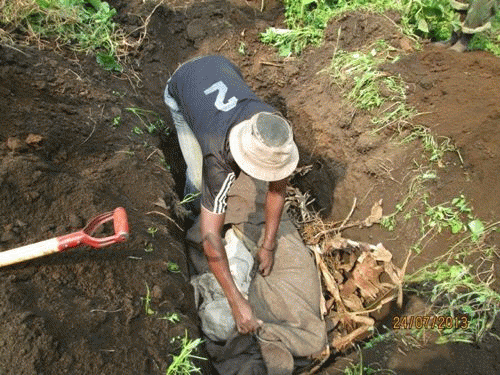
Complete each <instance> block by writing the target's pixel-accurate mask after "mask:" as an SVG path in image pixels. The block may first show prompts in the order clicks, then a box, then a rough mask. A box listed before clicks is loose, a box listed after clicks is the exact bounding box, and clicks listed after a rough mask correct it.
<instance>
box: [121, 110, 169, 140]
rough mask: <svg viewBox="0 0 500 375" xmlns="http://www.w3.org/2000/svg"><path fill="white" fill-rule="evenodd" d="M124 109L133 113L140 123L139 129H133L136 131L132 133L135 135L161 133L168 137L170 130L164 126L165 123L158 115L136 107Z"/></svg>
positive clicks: (137, 127)
mask: <svg viewBox="0 0 500 375" xmlns="http://www.w3.org/2000/svg"><path fill="white" fill-rule="evenodd" d="M125 109H126V110H127V111H128V112H131V113H133V114H134V115H135V116H136V117H137V118H138V119H139V121H140V122H141V127H139V126H136V127H135V128H134V129H137V130H136V131H134V132H135V133H136V134H144V132H147V133H149V134H157V133H159V132H161V131H163V132H164V134H165V135H170V129H169V128H167V127H166V126H165V122H164V121H163V120H162V118H161V116H160V115H159V114H158V113H156V112H154V111H151V110H148V109H143V108H138V107H129V108H125Z"/></svg>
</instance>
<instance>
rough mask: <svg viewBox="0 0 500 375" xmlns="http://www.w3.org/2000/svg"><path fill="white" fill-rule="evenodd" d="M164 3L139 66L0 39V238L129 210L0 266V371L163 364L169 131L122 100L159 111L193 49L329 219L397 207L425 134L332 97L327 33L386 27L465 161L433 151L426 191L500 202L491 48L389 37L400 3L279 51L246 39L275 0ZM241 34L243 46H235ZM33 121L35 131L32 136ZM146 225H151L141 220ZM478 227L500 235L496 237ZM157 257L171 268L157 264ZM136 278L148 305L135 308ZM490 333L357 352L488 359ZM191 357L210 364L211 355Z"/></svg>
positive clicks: (421, 105)
mask: <svg viewBox="0 0 500 375" xmlns="http://www.w3.org/2000/svg"><path fill="white" fill-rule="evenodd" d="M166 3H167V4H168V5H167V4H165V5H162V6H160V7H158V8H157V10H156V11H155V13H154V14H153V15H152V17H151V22H150V24H149V27H148V35H147V38H146V40H145V42H144V43H143V45H142V47H141V48H140V50H139V51H138V52H137V53H135V54H134V55H133V56H132V57H131V67H132V68H133V69H134V71H135V73H136V74H130V73H128V74H127V73H124V74H110V73H108V72H106V71H104V70H102V69H101V68H100V67H99V66H98V65H97V63H96V62H95V59H94V58H93V57H91V56H81V55H75V54H74V53H70V52H65V51H58V52H57V53H56V52H53V51H52V50H50V49H46V50H42V51H40V50H38V49H36V48H34V47H20V46H18V47H16V49H13V48H10V47H7V46H0V141H1V146H0V212H1V213H2V215H1V216H0V250H8V249H12V248H16V247H18V246H22V245H26V244H30V243H35V242H38V241H42V240H45V239H48V238H52V237H55V236H59V235H62V234H66V233H70V232H72V231H76V230H79V229H81V228H82V227H83V226H84V224H85V222H87V221H88V220H89V219H91V218H92V217H94V216H96V215H98V214H100V213H102V212H106V211H110V210H113V209H114V208H115V207H118V206H122V207H125V209H126V210H127V213H128V219H129V223H130V228H131V234H130V238H129V240H128V241H127V242H125V243H123V244H119V245H113V246H110V247H106V248H103V249H100V250H95V249H91V248H89V247H81V248H77V249H72V250H68V251H67V252H65V253H60V254H55V255H51V256H48V257H45V258H40V259H37V260H32V261H28V262H25V263H23V264H18V265H13V266H9V267H6V268H3V269H0V285H1V288H0V374H15V375H21V374H120V375H123V374H163V373H165V370H166V368H167V367H168V365H169V363H170V362H171V361H172V355H174V354H178V352H179V344H178V341H173V340H172V338H175V337H177V336H184V334H185V332H186V331H187V332H188V334H189V336H190V337H192V338H196V337H198V336H199V335H200V331H199V328H198V323H199V322H198V320H197V316H196V311H195V308H194V298H193V293H192V289H191V287H190V285H189V283H188V269H187V264H186V257H185V253H184V243H183V237H184V232H183V230H182V229H181V228H183V225H184V224H183V219H182V209H181V208H179V205H178V202H179V196H180V194H181V192H182V190H183V186H182V185H183V178H182V176H183V172H184V170H183V169H184V167H185V166H184V164H183V162H182V160H181V159H182V158H181V157H180V152H179V148H178V144H177V141H176V138H175V134H172V135H170V136H166V135H163V136H159V135H158V134H153V135H149V134H143V135H137V134H134V133H133V132H132V130H133V129H134V127H136V126H141V125H142V124H141V122H140V120H139V119H138V118H137V117H136V116H135V115H134V114H133V113H131V112H129V111H127V110H126V108H129V107H138V108H143V109H147V110H152V111H155V112H157V113H159V114H160V116H161V118H162V119H163V120H164V121H165V123H166V124H167V125H168V126H171V119H170V115H169V113H168V111H167V108H166V106H165V105H164V103H163V89H164V87H165V84H166V81H167V79H168V78H169V75H170V74H171V73H172V72H173V71H174V70H175V68H176V67H177V66H178V65H179V64H180V63H182V62H183V61H185V60H187V59H188V58H191V57H193V56H197V55H202V54H214V53H218V54H222V55H224V56H226V57H228V58H230V59H231V60H232V61H234V62H235V63H236V64H237V65H238V66H240V67H241V69H242V71H243V74H244V76H245V78H246V80H247V82H248V83H249V84H250V85H251V86H252V87H253V88H254V90H255V91H256V92H257V93H258V94H259V95H260V96H261V97H262V98H263V99H265V100H266V101H267V102H269V103H270V104H272V105H274V106H276V108H278V109H279V110H280V111H282V112H283V114H285V115H286V116H287V117H288V119H289V120H290V122H291V123H292V125H293V127H294V130H295V134H296V140H297V143H298V145H299V148H300V151H301V164H302V165H308V164H313V166H314V169H313V171H311V172H310V173H309V174H308V175H307V177H305V178H298V179H297V181H295V183H296V184H297V186H299V187H300V188H301V189H303V190H310V191H311V194H312V195H313V196H314V197H315V199H316V205H317V207H318V208H321V209H322V210H323V211H322V212H323V214H324V215H325V216H326V217H328V218H329V219H332V220H342V219H344V218H345V217H346V216H347V215H348V214H349V212H350V211H351V206H352V204H353V200H354V198H357V209H356V210H355V212H354V214H353V220H355V219H362V218H365V217H366V216H367V215H368V214H369V212H370V208H371V206H372V205H373V203H374V202H375V201H378V200H380V199H383V202H384V210H385V211H386V212H391V211H392V210H393V209H394V206H395V204H396V203H397V202H398V201H400V200H401V198H402V197H403V196H404V194H405V193H406V192H407V187H408V184H409V180H408V179H407V178H406V177H407V175H408V172H409V171H410V170H412V169H414V166H415V163H423V161H424V158H423V156H422V149H421V147H420V145H419V144H418V143H417V142H414V143H412V144H410V145H401V144H398V143H396V142H393V141H391V136H392V135H393V132H389V131H387V132H382V133H380V134H377V135H373V134H372V133H371V130H372V125H371V124H370V120H369V117H368V116H367V115H365V114H363V113H362V112H359V111H356V110H355V109H354V107H352V106H351V105H349V104H346V102H345V101H342V100H341V96H340V95H341V94H340V91H339V89H338V88H336V87H334V86H331V85H330V84H329V83H328V77H327V75H326V74H325V73H321V72H320V71H322V70H323V69H324V68H325V67H327V66H328V65H329V63H330V60H331V57H332V54H333V51H334V49H335V47H336V46H337V41H338V43H339V44H338V46H337V48H342V49H345V50H355V49H358V48H360V47H361V46H365V45H368V44H370V43H371V42H375V41H376V40H378V39H381V38H383V39H385V40H387V41H388V42H389V43H391V45H393V46H394V47H395V48H398V49H400V50H401V53H402V54H403V57H402V59H401V60H400V61H399V62H398V63H396V64H392V65H390V66H387V67H385V68H384V69H386V70H387V71H389V72H391V73H398V74H401V76H402V77H403V78H404V80H405V81H406V82H407V83H408V100H409V103H410V104H411V105H413V106H414V107H415V108H416V109H417V110H418V111H419V112H420V113H422V115H421V116H419V121H420V122H421V124H423V125H426V126H428V127H430V128H431V129H432V130H433V132H434V134H435V135H437V136H446V137H449V138H451V140H452V141H453V142H454V143H455V144H456V145H457V146H458V147H459V148H460V155H461V157H462V159H463V164H462V163H461V161H460V158H459V157H458V155H456V154H453V155H449V156H447V159H446V160H445V162H444V164H443V166H442V167H440V168H439V180H438V182H436V183H435V185H433V186H432V191H431V196H432V197H433V199H434V200H435V201H436V202H438V203H439V202H444V201H447V200H449V199H450V198H451V197H455V196H458V195H460V194H464V195H465V196H466V197H467V198H468V200H469V201H470V202H471V204H472V206H473V208H474V213H475V214H476V215H477V216H478V217H480V218H481V219H483V220H484V221H487V222H493V221H495V220H498V218H499V217H500V179H499V178H498V173H499V172H500V147H499V146H498V145H499V144H500V130H499V129H500V109H499V106H498V103H499V102H500V60H499V59H498V58H495V57H493V56H491V55H489V54H486V53H484V52H477V51H474V52H467V53H464V54H457V53H453V52H450V51H448V50H445V49H438V48H437V47H434V46H432V45H430V44H429V45H424V47H423V49H422V50H420V51H417V50H414V49H413V47H412V43H411V41H409V40H407V39H406V38H404V37H402V36H401V34H400V32H399V30H398V28H397V26H396V24H397V22H398V20H397V17H395V16H393V15H388V16H389V17H384V16H376V15H369V14H349V15H346V16H344V17H343V18H342V19H340V20H336V21H335V22H333V23H332V24H331V25H330V26H329V27H328V29H327V35H326V40H325V43H324V45H323V46H322V47H320V48H310V49H308V50H307V51H305V52H304V53H303V55H302V56H301V57H300V58H288V59H285V60H284V59H282V58H279V57H278V56H277V54H276V52H275V50H273V49H272V48H270V47H267V46H264V45H262V44H261V43H260V42H259V41H258V33H259V32H261V31H263V30H265V29H266V27H268V26H278V27H280V26H282V24H281V22H282V20H283V9H282V7H281V5H280V2H278V1H266V9H265V10H264V12H260V5H261V2H260V1H244V0H227V1H222V0H218V1H203V2H198V1H189V2H188V1H169V2H166ZM110 5H112V6H113V7H115V8H116V9H117V10H118V16H117V20H118V21H119V22H121V23H122V24H123V25H125V27H127V28H128V29H130V30H132V29H134V28H136V27H137V25H139V24H140V21H141V19H144V18H145V17H146V16H147V15H148V14H149V12H151V10H152V7H151V5H148V4H143V1H139V0H134V1H121V0H114V1H110ZM141 17H142V18H141ZM339 28H341V33H340V34H339V33H338V30H339ZM242 42H244V43H245V46H246V49H245V50H246V52H245V54H244V55H242V54H240V53H238V47H239V46H240V44H241V43H242ZM126 71H127V72H130V69H129V70H126ZM117 116H120V119H121V121H120V124H119V126H117V127H113V126H112V125H113V120H114V119H115V118H117ZM30 134H35V135H40V136H41V137H42V140H41V141H39V142H34V143H33V142H31V141H30V140H29V139H27V137H28V136H29V135H30ZM26 141H28V143H27V142H26ZM167 165H168V166H170V168H168V167H167ZM161 200H163V202H164V204H161ZM148 228H157V232H156V233H155V234H154V236H153V235H151V233H149V232H150V231H148ZM419 235H420V234H419V232H418V229H417V228H416V227H413V228H411V227H408V226H407V227H404V228H403V229H400V230H397V231H396V232H393V233H389V234H388V233H387V232H386V231H383V230H381V229H380V228H378V227H377V226H374V227H372V228H370V229H362V230H360V229H351V230H349V231H348V232H347V233H346V236H348V237H349V238H352V239H354V240H359V241H365V242H370V243H375V242H383V243H384V245H385V246H386V247H387V248H388V249H389V250H391V251H392V252H393V254H394V257H395V262H396V263H397V264H398V265H401V264H402V262H403V261H404V258H405V256H406V251H407V250H406V249H408V246H409V245H410V244H411V243H413V242H414V241H415V239H416V238H418V237H419ZM447 241H448V238H446V236H443V238H440V239H437V240H436V241H435V242H433V243H430V244H429V245H428V247H427V248H426V249H425V251H424V252H423V253H422V255H421V256H420V257H418V258H416V259H414V260H413V261H412V263H411V264H410V270H412V269H415V268H416V267H419V266H421V265H422V264H425V263H427V262H429V261H430V260H433V259H434V258H435V257H436V256H437V255H440V254H442V253H443V252H444V251H445V249H446V244H447V243H448V242H447ZM489 241H490V242H491V245H496V246H498V245H499V243H500V239H499V237H498V236H497V237H492V238H490V239H489ZM151 246H152V248H153V249H154V250H153V251H145V249H147V248H149V249H151ZM168 262H175V263H177V264H178V265H180V268H181V272H179V273H175V272H171V271H170V270H169V268H168ZM496 272H497V275H496V276H497V278H498V276H499V275H498V267H497V268H496ZM148 290H149V292H150V295H151V299H152V301H151V308H152V309H153V310H155V311H157V315H156V316H154V315H152V316H148V315H147V314H146V313H145V305H144V298H145V297H146V295H147V293H148ZM167 313H178V314H179V316H180V318H181V319H180V322H179V323H175V324H173V323H170V322H168V321H167V320H163V319H158V317H159V316H161V315H162V314H167ZM499 330H500V327H498V325H497V326H495V327H494V328H493V331H494V332H495V333H496V334H499ZM499 348H500V346H498V343H497V342H496V341H495V340H493V339H491V338H488V339H487V340H485V341H484V343H481V344H479V345H476V346H471V345H463V344H453V345H446V346H438V347H430V348H422V349H418V350H417V349H415V350H413V351H411V352H405V353H404V354H402V353H401V352H400V351H398V348H397V347H395V346H393V345H386V346H383V347H378V348H377V349H376V350H372V351H371V352H370V351H368V352H367V353H366V356H365V358H364V362H365V365H372V364H377V363H378V364H379V365H380V367H381V368H389V369H391V370H393V371H394V373H396V374H497V373H499V371H500V365H499V364H500V349H499ZM345 363H346V359H345V358H344V359H339V358H336V359H332V360H331V361H330V364H329V365H328V366H327V367H326V368H325V369H324V370H323V372H324V373H325V374H334V373H338V372H339V371H340V370H339V369H341V368H342V366H344V365H345ZM199 365H200V366H203V368H204V371H205V372H206V373H210V366H209V365H208V364H206V363H204V362H202V363H200V364H199ZM374 366H375V365H372V367H374Z"/></svg>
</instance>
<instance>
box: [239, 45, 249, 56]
mask: <svg viewBox="0 0 500 375" xmlns="http://www.w3.org/2000/svg"><path fill="white" fill-rule="evenodd" d="M246 48H247V45H246V44H245V42H240V46H239V47H238V53H239V54H240V55H242V56H244V55H245V54H246Z"/></svg>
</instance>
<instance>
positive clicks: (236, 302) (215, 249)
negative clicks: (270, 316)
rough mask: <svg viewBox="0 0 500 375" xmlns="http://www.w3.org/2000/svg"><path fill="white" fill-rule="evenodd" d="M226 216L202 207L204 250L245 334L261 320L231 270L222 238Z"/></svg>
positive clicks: (253, 329)
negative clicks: (253, 311) (239, 288)
mask: <svg viewBox="0 0 500 375" xmlns="http://www.w3.org/2000/svg"><path fill="white" fill-rule="evenodd" d="M224 218H225V215H224V214H214V213H213V212H210V211H209V210H207V209H206V208H204V207H203V206H202V207H201V235H202V239H203V250H204V252H205V256H206V257H207V260H208V265H209V267H210V270H211V271H212V273H213V274H214V276H215V278H216V279H217V281H218V282H219V284H220V286H221V287H222V290H223V291H224V294H225V296H226V298H227V300H228V301H229V305H230V306H231V310H232V312H233V317H234V320H235V322H236V326H237V328H238V331H239V332H240V333H243V334H245V333H250V332H255V330H256V329H257V328H258V327H259V326H260V321H258V320H257V319H255V317H254V316H253V313H252V309H251V307H250V304H249V303H248V301H247V300H246V299H245V298H244V297H243V296H242V294H241V293H240V291H239V290H238V288H237V286H236V284H235V282H234V280H233V277H232V275H231V271H230V270H229V261H228V259H227V254H226V250H225V249H224V245H223V243H222V238H221V232H222V227H223V225H224Z"/></svg>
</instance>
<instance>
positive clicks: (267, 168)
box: [229, 112, 299, 181]
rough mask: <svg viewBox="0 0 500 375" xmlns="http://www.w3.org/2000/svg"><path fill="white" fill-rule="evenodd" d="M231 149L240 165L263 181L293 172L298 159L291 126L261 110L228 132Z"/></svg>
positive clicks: (252, 175)
mask: <svg viewBox="0 0 500 375" xmlns="http://www.w3.org/2000/svg"><path fill="white" fill-rule="evenodd" d="M229 148H230V150H231V154H232V155H233V158H234V160H235V161H236V163H237V164H238V166H239V167H240V168H241V169H242V170H243V171H244V172H245V173H246V174H248V175H250V176H251V177H253V178H256V179H258V180H262V181H278V180H282V179H284V178H286V177H288V176H290V175H291V174H292V172H293V171H294V170H295V168H296V167H297V164H298V162H299V151H298V149H297V145H296V144H295V142H294V141H293V132H292V127H291V126H290V124H288V122H287V121H286V120H285V119H284V118H283V117H281V116H278V115H274V114H272V113H268V112H260V113H257V114H255V115H254V116H252V117H251V118H250V119H248V120H244V121H242V122H240V123H238V124H236V125H235V126H234V127H233V128H232V129H231V130H230V132H229Z"/></svg>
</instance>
